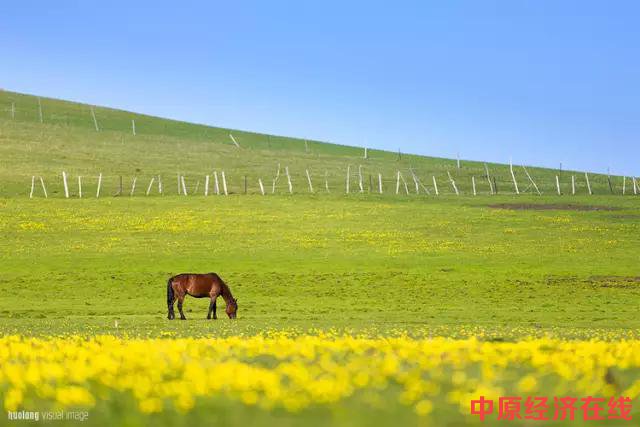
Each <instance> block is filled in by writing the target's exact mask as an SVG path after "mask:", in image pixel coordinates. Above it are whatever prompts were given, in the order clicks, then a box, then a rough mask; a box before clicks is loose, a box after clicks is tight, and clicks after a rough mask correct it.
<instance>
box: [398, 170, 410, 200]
mask: <svg viewBox="0 0 640 427" xmlns="http://www.w3.org/2000/svg"><path fill="white" fill-rule="evenodd" d="M398 173H399V174H400V179H401V180H402V183H403V184H404V191H405V193H407V196H408V195H409V187H407V181H405V180H404V176H402V174H401V173H400V171H398Z"/></svg>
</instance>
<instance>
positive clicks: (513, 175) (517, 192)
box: [509, 159, 520, 194]
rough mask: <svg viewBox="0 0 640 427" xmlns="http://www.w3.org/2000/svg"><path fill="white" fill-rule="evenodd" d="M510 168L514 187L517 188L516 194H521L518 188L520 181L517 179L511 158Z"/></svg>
mask: <svg viewBox="0 0 640 427" xmlns="http://www.w3.org/2000/svg"><path fill="white" fill-rule="evenodd" d="M509 170H510V171H511V178H512V179H513V188H515V190H516V194H520V190H518V181H516V174H515V173H513V163H512V162H511V159H509Z"/></svg>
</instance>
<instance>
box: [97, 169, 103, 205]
mask: <svg viewBox="0 0 640 427" xmlns="http://www.w3.org/2000/svg"><path fill="white" fill-rule="evenodd" d="M101 187H102V172H100V174H99V175H98V188H97V189H96V199H97V198H99V197H100V188H101Z"/></svg>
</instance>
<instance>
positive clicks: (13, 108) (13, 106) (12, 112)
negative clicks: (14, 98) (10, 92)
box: [11, 102, 16, 119]
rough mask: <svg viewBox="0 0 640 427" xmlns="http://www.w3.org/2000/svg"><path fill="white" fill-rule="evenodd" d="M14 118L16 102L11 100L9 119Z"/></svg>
mask: <svg viewBox="0 0 640 427" xmlns="http://www.w3.org/2000/svg"><path fill="white" fill-rule="evenodd" d="M15 118H16V103H15V102H12V103H11V119H15Z"/></svg>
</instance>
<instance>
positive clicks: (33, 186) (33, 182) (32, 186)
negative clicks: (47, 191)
mask: <svg viewBox="0 0 640 427" xmlns="http://www.w3.org/2000/svg"><path fill="white" fill-rule="evenodd" d="M35 186H36V177H35V175H34V176H32V177H31V191H30V192H29V198H30V199H33V189H34V188H35Z"/></svg>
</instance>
